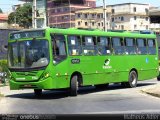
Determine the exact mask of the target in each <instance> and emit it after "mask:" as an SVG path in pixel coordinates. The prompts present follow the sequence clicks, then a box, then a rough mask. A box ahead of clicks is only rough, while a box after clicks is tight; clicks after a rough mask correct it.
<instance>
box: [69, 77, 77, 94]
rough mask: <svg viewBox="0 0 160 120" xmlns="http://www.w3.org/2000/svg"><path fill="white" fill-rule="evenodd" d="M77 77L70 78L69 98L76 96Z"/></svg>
mask: <svg viewBox="0 0 160 120" xmlns="http://www.w3.org/2000/svg"><path fill="white" fill-rule="evenodd" d="M77 79H78V77H77V75H74V76H73V77H72V78H71V82H70V96H77V91H78V80H77Z"/></svg>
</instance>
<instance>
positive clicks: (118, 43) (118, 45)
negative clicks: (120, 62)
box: [112, 37, 125, 55]
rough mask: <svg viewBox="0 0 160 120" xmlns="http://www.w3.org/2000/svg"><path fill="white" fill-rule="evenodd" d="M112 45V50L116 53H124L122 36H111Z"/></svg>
mask: <svg viewBox="0 0 160 120" xmlns="http://www.w3.org/2000/svg"><path fill="white" fill-rule="evenodd" d="M112 47H113V52H114V54H116V55H121V54H124V53H125V49H124V45H123V39H122V38H119V37H114V38H112Z"/></svg>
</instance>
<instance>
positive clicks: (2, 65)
mask: <svg viewBox="0 0 160 120" xmlns="http://www.w3.org/2000/svg"><path fill="white" fill-rule="evenodd" d="M0 72H8V67H7V60H0Z"/></svg>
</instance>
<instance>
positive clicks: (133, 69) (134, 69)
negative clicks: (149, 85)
mask: <svg viewBox="0 0 160 120" xmlns="http://www.w3.org/2000/svg"><path fill="white" fill-rule="evenodd" d="M131 71H135V72H136V74H137V79H138V71H137V69H136V68H132V69H131V70H130V71H129V73H130V72H131Z"/></svg>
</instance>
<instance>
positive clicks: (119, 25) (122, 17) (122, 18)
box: [111, 3, 150, 30]
mask: <svg viewBox="0 0 160 120" xmlns="http://www.w3.org/2000/svg"><path fill="white" fill-rule="evenodd" d="M111 14H112V20H111V28H112V29H116V30H119V29H120V30H148V29H149V25H150V21H149V5H148V4H139V3H124V4H117V5H112V12H111Z"/></svg>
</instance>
